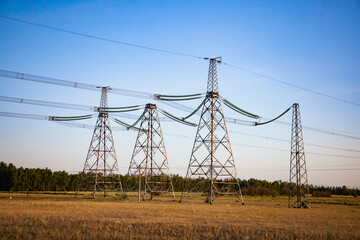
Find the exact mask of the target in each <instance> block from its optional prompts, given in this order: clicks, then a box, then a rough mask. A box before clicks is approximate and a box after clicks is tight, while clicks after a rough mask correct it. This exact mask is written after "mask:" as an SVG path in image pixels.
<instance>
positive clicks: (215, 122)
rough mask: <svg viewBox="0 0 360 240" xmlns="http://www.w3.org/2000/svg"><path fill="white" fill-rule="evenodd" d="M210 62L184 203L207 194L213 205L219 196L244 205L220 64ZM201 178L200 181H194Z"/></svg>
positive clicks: (218, 60)
mask: <svg viewBox="0 0 360 240" xmlns="http://www.w3.org/2000/svg"><path fill="white" fill-rule="evenodd" d="M218 62H221V58H212V59H210V65H209V74H208V82H207V93H206V97H205V101H204V105H203V108H202V113H201V116H200V121H199V124H198V129H197V133H196V137H195V141H194V145H193V149H192V153H191V157H190V162H189V166H188V170H187V174H186V178H185V183H184V188H183V191H182V194H181V197H180V202H181V201H182V199H183V198H184V196H185V195H186V193H191V192H203V193H205V194H206V196H207V197H206V201H207V202H209V203H210V204H212V203H213V202H214V199H215V197H216V196H217V195H225V194H234V195H236V196H237V197H238V198H239V200H240V201H241V202H242V204H244V201H243V198H242V193H241V189H240V184H239V179H238V176H237V172H236V168H235V161H234V156H233V153H232V150H231V145H230V140H229V135H228V131H227V128H226V123H225V117H224V113H223V110H222V107H221V100H220V96H219V91H218V76H217V63H218ZM193 177H197V179H191V181H189V179H190V178H193Z"/></svg>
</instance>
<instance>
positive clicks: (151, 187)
mask: <svg viewBox="0 0 360 240" xmlns="http://www.w3.org/2000/svg"><path fill="white" fill-rule="evenodd" d="M128 176H129V177H137V182H136V183H135V185H137V190H138V200H139V201H140V199H141V197H142V199H143V200H144V201H145V200H146V199H153V197H154V195H156V194H159V193H162V192H170V193H171V195H172V197H173V199H174V200H175V194H174V187H173V184H172V181H171V176H170V170H169V163H168V159H167V155H166V149H165V144H164V138H163V135H162V131H161V126H160V121H159V116H158V111H157V108H156V105H155V104H151V103H149V104H146V106H145V110H144V113H143V114H142V117H141V123H140V128H139V131H138V136H137V138H136V142H135V147H134V151H133V155H132V158H131V161H130V166H129V172H128ZM126 189H127V190H134V189H129V188H128V183H127V184H126ZM147 194H150V196H147Z"/></svg>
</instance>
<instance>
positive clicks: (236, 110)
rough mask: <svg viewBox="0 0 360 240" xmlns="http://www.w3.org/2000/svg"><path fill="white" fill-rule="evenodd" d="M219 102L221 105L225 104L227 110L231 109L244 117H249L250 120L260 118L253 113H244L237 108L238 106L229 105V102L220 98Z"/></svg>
mask: <svg viewBox="0 0 360 240" xmlns="http://www.w3.org/2000/svg"><path fill="white" fill-rule="evenodd" d="M220 98H221V100H222V101H223V103H224V104H225V106H227V107H228V108H230V109H232V110H233V111H235V112H237V113H240V114H242V115H244V116H246V117H250V118H255V119H259V118H260V117H259V116H258V115H256V114H253V113H249V112H248V111H245V110H243V109H241V108H239V107H238V106H236V105H234V104H233V103H231V102H230V101H228V100H226V99H225V98H223V97H220Z"/></svg>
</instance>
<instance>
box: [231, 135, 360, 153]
mask: <svg viewBox="0 0 360 240" xmlns="http://www.w3.org/2000/svg"><path fill="white" fill-rule="evenodd" d="M228 132H230V133H235V134H240V135H246V136H251V137H257V138H263V139H267V140H274V141H279V142H286V143H289V142H290V140H286V139H280V138H274V137H269V136H263V135H257V134H252V133H245V132H239V131H234V130H228ZM305 145H306V146H314V147H319V148H326V149H332V150H340V151H348V152H360V150H355V149H349V148H339V147H334V146H325V145H320V144H314V143H306V144H305Z"/></svg>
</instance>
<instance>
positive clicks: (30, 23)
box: [0, 15, 205, 59]
mask: <svg viewBox="0 0 360 240" xmlns="http://www.w3.org/2000/svg"><path fill="white" fill-rule="evenodd" d="M0 18H3V19H6V20H10V21H15V22H20V23H25V24H28V25H33V26H37V27H41V28H46V29H50V30H55V31H59V32H63V33H68V34H72V35H77V36H81V37H86V38H91V39H96V40H100V41H105V42H111V43H115V44H121V45H125V46H129V47H136V48H142V49H146V50H151V51H156V52H161V53H167V54H172V55H178V56H184V57H191V58H198V59H205V58H204V57H200V56H196V55H192V54H186V53H181V52H175V51H169V50H164V49H159V48H153V47H147V46H143V45H139V44H133V43H127V42H123V41H118V40H114V39H109V38H104V37H99V36H95V35H90V34H85V33H80V32H75V31H71V30H67V29H63V28H57V27H52V26H48V25H44V24H39V23H34V22H30V21H25V20H22V19H18V18H14V17H9V16H4V15H0Z"/></svg>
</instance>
